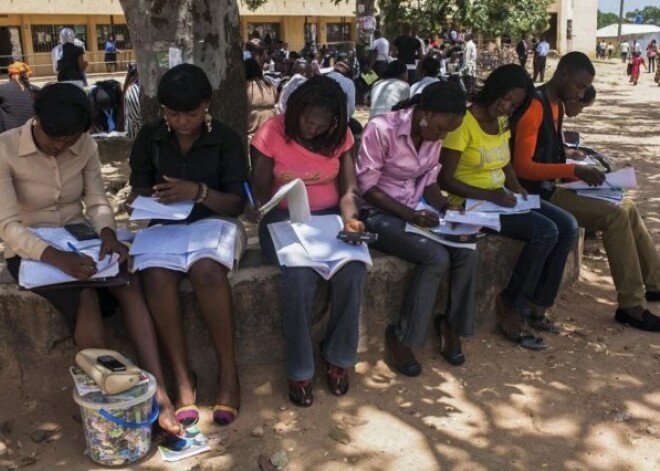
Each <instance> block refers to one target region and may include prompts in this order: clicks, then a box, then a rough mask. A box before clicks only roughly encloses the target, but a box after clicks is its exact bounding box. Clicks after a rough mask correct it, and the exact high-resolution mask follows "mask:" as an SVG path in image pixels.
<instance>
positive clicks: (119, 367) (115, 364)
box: [96, 355, 126, 371]
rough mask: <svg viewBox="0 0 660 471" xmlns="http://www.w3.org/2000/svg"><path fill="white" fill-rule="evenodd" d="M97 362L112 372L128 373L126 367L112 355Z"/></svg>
mask: <svg viewBox="0 0 660 471" xmlns="http://www.w3.org/2000/svg"><path fill="white" fill-rule="evenodd" d="M96 362H97V363H98V364H99V365H101V366H103V367H104V368H107V369H109V370H110V371H126V365H124V364H123V363H122V362H120V361H119V360H117V359H116V358H115V357H113V356H111V355H101V356H100V357H97V358H96Z"/></svg>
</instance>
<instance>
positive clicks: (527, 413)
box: [0, 61, 660, 471]
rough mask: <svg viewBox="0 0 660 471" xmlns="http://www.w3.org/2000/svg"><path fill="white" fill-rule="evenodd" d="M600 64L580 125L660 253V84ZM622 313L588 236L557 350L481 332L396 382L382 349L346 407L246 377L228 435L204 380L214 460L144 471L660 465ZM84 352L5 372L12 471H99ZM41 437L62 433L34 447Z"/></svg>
mask: <svg viewBox="0 0 660 471" xmlns="http://www.w3.org/2000/svg"><path fill="white" fill-rule="evenodd" d="M596 67H597V71H598V73H597V78H596V82H595V85H596V87H597V89H598V92H599V95H598V99H597V104H596V105H595V106H594V107H592V108H590V109H588V110H587V111H586V112H585V114H584V115H583V116H581V117H579V118H578V119H574V120H568V121H567V123H566V127H567V128H569V129H571V128H574V129H578V130H580V131H581V133H582V135H583V138H584V142H585V143H587V144H588V145H591V146H594V147H597V148H598V149H599V150H601V151H603V152H604V153H607V154H609V155H611V156H613V157H614V158H615V159H616V163H617V165H618V166H623V165H633V166H635V167H636V169H637V175H638V179H639V181H640V188H639V190H637V191H636V192H635V193H634V194H633V196H634V198H635V200H636V201H637V203H638V205H639V207H640V209H641V212H642V214H644V216H645V220H646V222H647V225H648V227H649V229H650V231H651V232H652V234H653V238H654V240H655V241H656V243H657V242H660V214H659V210H660V196H659V195H658V190H657V187H656V186H655V185H656V184H658V183H659V182H660V170H658V168H659V167H658V165H657V158H658V154H659V148H660V135H659V134H658V123H659V122H660V109H659V108H658V103H660V87H658V86H656V85H655V84H654V83H653V82H652V77H651V74H646V73H644V74H643V75H642V80H641V83H640V84H639V85H638V86H636V87H634V86H632V85H629V84H628V83H627V77H626V75H625V72H624V68H625V67H624V65H622V64H620V63H615V62H614V61H612V62H611V63H605V62H603V63H597V64H596ZM614 309H615V295H614V291H613V287H612V282H611V278H610V276H609V269H608V265H607V261H606V258H605V254H604V251H603V249H602V244H601V243H600V242H598V241H588V242H587V243H586V244H585V258H584V265H583V267H582V276H581V277H580V280H579V281H578V282H577V283H575V284H574V285H573V286H572V287H570V289H568V290H565V291H564V292H563V293H562V294H561V296H560V299H559V300H558V302H557V305H556V306H555V307H554V308H553V309H552V316H553V317H554V318H555V319H557V320H558V322H559V323H560V324H561V325H562V326H563V328H564V333H563V334H561V335H560V336H558V337H553V338H550V339H548V340H549V343H550V345H551V348H550V349H549V350H548V351H546V352H543V353H533V352H530V351H527V350H523V349H521V348H519V347H515V346H513V345H512V344H510V343H508V342H507V341H505V340H503V339H502V337H501V336H500V335H498V334H497V333H496V332H495V331H494V329H493V328H483V329H481V330H480V331H478V332H477V334H476V335H475V336H474V337H472V338H470V339H469V340H467V341H465V342H464V351H465V354H466V356H467V359H468V361H467V363H466V364H465V365H464V366H462V367H459V368H454V367H451V366H449V365H448V364H447V363H446V362H444V361H443V359H442V358H441V357H440V355H439V354H438V352H437V346H438V338H437V335H436V334H435V333H431V334H429V341H428V343H427V348H426V349H425V351H424V352H423V353H421V354H420V357H421V361H422V363H423V365H424V372H423V374H422V375H421V376H420V377H418V378H414V379H410V378H404V377H401V376H397V375H395V374H394V373H393V372H392V371H390V369H389V368H388V367H387V366H386V365H385V364H384V362H383V355H382V354H381V353H377V352H375V353H370V354H368V355H362V357H361V361H360V363H359V364H358V365H357V367H356V371H355V373H354V374H352V378H351V379H352V383H351V391H350V392H349V394H348V395H347V396H345V397H343V398H341V399H337V398H335V397H334V396H332V395H330V394H329V393H328V392H326V389H325V385H324V379H323V378H322V377H321V376H322V375H318V376H319V377H318V378H317V382H316V402H315V404H314V406H313V407H312V408H310V409H306V410H301V409H297V408H295V407H293V406H292V405H290V403H289V402H288V400H287V398H286V395H285V381H284V379H283V374H282V371H283V365H282V364H272V365H264V366H251V367H244V368H242V369H241V371H240V374H241V383H242V390H243V406H242V411H241V415H240V417H239V419H238V421H237V422H236V423H235V424H232V425H231V426H230V427H228V428H226V429H223V430H220V429H219V428H218V427H215V426H214V425H212V424H211V420H210V407H211V405H212V399H213V395H214V385H213V384H212V381H213V380H212V378H211V377H210V375H207V376H208V377H204V376H203V373H202V378H201V384H200V392H199V405H200V406H202V408H203V411H204V414H203V418H202V421H201V428H202V430H203V431H204V432H205V433H207V434H208V435H209V436H211V438H212V445H213V451H212V452H211V453H207V454H204V455H201V456H200V457H199V458H192V459H188V460H185V461H182V462H178V463H174V464H167V463H164V462H163V461H162V460H161V458H160V457H159V456H158V455H157V454H152V455H150V456H149V457H148V458H147V459H146V460H145V461H143V462H142V463H140V464H139V465H135V466H134V469H144V470H186V471H187V470H219V469H237V470H252V469H258V459H259V456H260V455H261V454H264V455H266V456H272V455H273V454H275V453H276V452H279V456H280V458H281V457H282V456H285V461H287V462H288V464H287V465H286V469H288V470H302V469H313V470H324V471H325V470H339V469H342V470H343V469H359V470H438V469H452V470H485V469H513V470H526V469H539V468H541V469H549V470H578V469H580V470H582V469H584V470H587V469H588V470H613V469H616V470H656V469H660V441H659V437H660V394H659V392H658V387H659V385H660V336H659V334H650V333H644V332H640V331H637V330H634V329H631V328H626V327H622V326H620V325H619V324H616V323H615V322H614V319H613V314H614ZM654 309H655V311H656V312H660V307H659V306H655V307H654ZM72 354H73V349H72V347H71V346H70V345H62V346H59V347H57V348H56V349H54V351H53V352H52V355H50V356H49V357H47V358H44V359H43V365H41V366H40V367H39V368H35V369H34V370H32V371H22V372H18V371H16V368H15V366H12V365H9V364H0V381H1V382H0V384H2V386H1V391H0V395H1V397H2V399H1V400H0V433H1V434H2V435H0V439H1V441H0V469H4V468H7V467H8V466H9V464H11V463H16V462H17V460H18V459H20V457H23V459H24V460H26V461H25V462H26V463H27V462H28V461H34V464H31V465H29V468H27V469H34V470H54V469H62V470H86V469H97V468H98V466H96V465H94V464H93V463H92V462H90V461H88V460H87V459H86V458H85V457H84V456H83V449H84V443H83V431H82V426H81V424H80V423H79V421H78V420H79V419H78V420H77V407H76V405H75V404H74V403H73V401H72V400H71V384H70V383H71V382H70V379H69V377H68V375H67V373H66V369H65V367H66V365H68V364H69V362H70V361H71V358H72ZM48 372H50V373H48ZM39 428H50V429H51V430H53V429H55V430H59V431H58V432H56V433H54V434H51V435H49V434H46V436H47V437H48V438H47V439H46V440H45V441H43V442H41V443H35V441H34V439H33V438H37V437H33V438H31V435H32V434H33V433H34V431H35V430H37V429H39ZM336 428H339V429H341V430H340V432H339V433H338V432H337V431H336V430H335V429H336ZM333 430H335V431H334V432H333ZM343 432H345V433H343ZM331 435H334V436H335V438H340V439H342V441H344V442H345V443H340V442H339V441H337V440H335V439H333V438H332V436H331ZM39 438H44V436H43V435H42V437H39ZM30 457H32V458H33V460H30V459H29V458H30ZM3 460H5V461H3Z"/></svg>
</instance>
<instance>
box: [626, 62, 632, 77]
mask: <svg viewBox="0 0 660 471" xmlns="http://www.w3.org/2000/svg"><path fill="white" fill-rule="evenodd" d="M626 73H627V74H628V75H630V74H632V62H628V67H627V69H626Z"/></svg>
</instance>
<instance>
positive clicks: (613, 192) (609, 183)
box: [563, 167, 637, 206]
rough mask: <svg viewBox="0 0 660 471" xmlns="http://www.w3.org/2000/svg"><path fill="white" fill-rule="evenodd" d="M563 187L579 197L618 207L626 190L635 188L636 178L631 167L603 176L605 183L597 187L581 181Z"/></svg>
mask: <svg viewBox="0 0 660 471" xmlns="http://www.w3.org/2000/svg"><path fill="white" fill-rule="evenodd" d="M563 186H564V188H568V189H570V190H575V191H576V193H577V194H578V195H580V196H584V197H586V198H595V199H599V200H603V201H607V202H609V203H612V204H615V205H617V206H618V205H620V204H621V202H622V201H623V197H624V196H625V191H626V190H629V189H633V188H637V176H636V175H635V169H634V168H633V167H626V168H622V169H621V170H617V171H615V172H611V173H607V174H605V182H604V183H603V184H602V185H600V186H597V187H592V186H589V185H587V184H586V183H585V182H583V181H582V180H579V181H575V182H570V183H565V184H564V185H563Z"/></svg>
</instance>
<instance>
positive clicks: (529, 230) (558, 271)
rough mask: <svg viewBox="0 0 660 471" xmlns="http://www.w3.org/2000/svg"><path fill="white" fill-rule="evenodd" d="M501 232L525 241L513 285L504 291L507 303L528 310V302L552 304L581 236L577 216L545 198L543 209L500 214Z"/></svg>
mask: <svg viewBox="0 0 660 471" xmlns="http://www.w3.org/2000/svg"><path fill="white" fill-rule="evenodd" d="M500 221H501V223H502V229H501V231H500V234H501V235H503V236H505V237H509V238H511V239H516V240H521V241H524V242H525V246H524V247H523V250H522V252H521V253H520V256H519V257H518V261H517V262H516V266H515V267H514V269H513V274H512V275H511V279H510V280H509V284H508V285H507V287H506V288H505V289H504V291H503V292H502V296H503V298H504V302H505V303H506V304H508V305H509V306H511V307H513V308H515V309H517V310H519V311H524V310H525V309H526V308H527V303H528V301H531V302H532V303H534V304H536V305H538V306H542V307H550V306H552V305H553V304H554V302H555V297H556V296H557V291H558V290H559V285H560V284H561V278H562V275H563V273H564V266H565V265H566V259H567V258H568V254H569V253H570V251H571V249H572V248H573V245H574V244H575V240H576V239H577V236H578V224H577V221H576V220H575V218H574V217H573V215H571V214H570V213H569V212H567V211H564V210H563V209H561V208H559V207H557V206H555V205H553V204H551V203H548V202H547V201H541V208H540V209H537V210H533V211H530V212H528V213H524V214H512V215H506V216H504V215H503V216H500Z"/></svg>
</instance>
